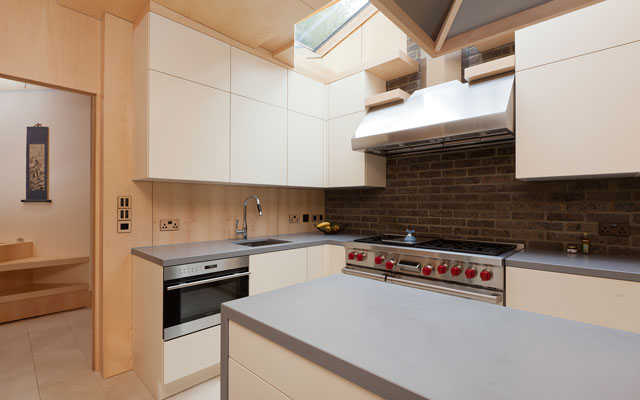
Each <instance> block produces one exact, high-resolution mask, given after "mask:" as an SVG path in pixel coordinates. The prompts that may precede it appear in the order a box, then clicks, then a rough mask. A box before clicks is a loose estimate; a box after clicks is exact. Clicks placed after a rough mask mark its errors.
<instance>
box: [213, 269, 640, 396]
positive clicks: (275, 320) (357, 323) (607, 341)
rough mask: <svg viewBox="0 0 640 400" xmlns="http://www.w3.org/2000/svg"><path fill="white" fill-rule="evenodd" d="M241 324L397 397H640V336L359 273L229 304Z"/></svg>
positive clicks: (225, 309)
mask: <svg viewBox="0 0 640 400" xmlns="http://www.w3.org/2000/svg"><path fill="white" fill-rule="evenodd" d="M229 320H233V321H234V322H236V323H238V324H240V325H242V326H244V327H246V328H248V329H250V330H252V331H254V332H256V333H257V334H259V335H261V336H263V337H265V338H267V339H269V340H271V341H273V342H275V343H277V344H280V345H282V346H284V347H285V348H287V349H289V350H291V351H293V352H294V353H297V354H299V355H300V356H302V357H305V358H307V359H309V360H310V361H312V362H314V363H316V364H318V365H320V366H322V367H324V368H326V369H328V370H330V371H332V372H334V373H337V374H339V375H341V376H343V377H344V378H345V379H347V380H349V381H351V382H353V383H355V384H357V385H359V386H362V387H363V388H365V389H367V390H369V391H371V392H373V393H375V394H377V395H379V396H381V397H383V398H390V399H437V400H454V399H455V400H458V399H460V400H461V399H470V398H473V399H487V400H489V399H490V400H495V399H536V400H538V399H568V398H575V399H594V400H595V399H598V400H601V399H605V398H606V399H631V398H637V397H638V396H639V395H640V379H639V378H640V357H638V354H640V335H638V334H634V333H629V332H624V331H619V330H614V329H609V328H604V327H599V326H595V325H589V324H584V323H579V322H573V321H568V320H564V319H560V318H554V317H549V316H544V315H540V314H535V313H530V312H526V311H520V310H514V309H509V308H505V307H500V306H496V305H492V304H487V303H483V302H477V301H473V300H468V299H463V298H458V297H454V296H448V295H444V294H439V293H432V292H428V291H421V290H418V289H413V288H407V287H402V286H396V285H393V284H389V283H384V282H378V281H373V280H368V279H364V278H358V277H352V276H347V275H333V276H330V277H327V278H324V279H319V280H315V281H311V282H306V283H303V284H299V285H294V286H290V287H287V288H284V289H280V290H276V291H272V292H268V293H263V294H260V295H256V296H251V297H246V298H243V299H239V300H235V301H232V302H228V303H225V304H223V305H222V331H223V333H222V337H223V341H222V354H223V358H222V379H223V382H222V387H223V392H222V393H223V397H222V398H223V399H226V392H225V390H226V387H227V386H226V381H225V379H226V377H227V375H226V374H227V371H226V364H227V359H226V357H227V356H226V355H227V354H228V348H227V346H228V323H229Z"/></svg>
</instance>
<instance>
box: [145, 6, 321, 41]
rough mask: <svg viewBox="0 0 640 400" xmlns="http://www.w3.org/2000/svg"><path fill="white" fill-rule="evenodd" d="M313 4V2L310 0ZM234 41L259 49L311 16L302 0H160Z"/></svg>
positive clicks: (309, 8) (311, 10) (310, 8)
mask: <svg viewBox="0 0 640 400" xmlns="http://www.w3.org/2000/svg"><path fill="white" fill-rule="evenodd" d="M306 1H309V0H306ZM156 2H157V3H159V4H161V5H163V6H165V7H167V8H169V9H171V10H173V11H175V12H177V13H179V14H182V15H184V16H185V17H187V18H190V19H192V20H194V21H196V22H199V23H201V24H203V25H205V26H207V27H209V28H211V29H213V30H215V31H218V32H220V33H222V34H224V35H226V36H228V37H230V38H232V39H235V40H237V41H239V42H241V43H244V44H246V45H247V46H249V47H252V48H256V47H258V46H261V45H262V44H264V43H267V42H269V41H270V40H271V39H273V38H275V37H278V36H279V35H280V34H281V32H283V30H284V31H286V30H291V29H292V28H293V25H294V24H295V23H296V22H298V21H299V20H301V19H302V18H304V17H306V16H307V15H309V14H311V13H312V12H313V11H314V9H313V8H312V7H311V6H309V5H307V4H306V3H305V2H303V1H302V0H261V1H256V0H234V1H228V0H156Z"/></svg>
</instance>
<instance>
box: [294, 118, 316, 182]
mask: <svg viewBox="0 0 640 400" xmlns="http://www.w3.org/2000/svg"><path fill="white" fill-rule="evenodd" d="M288 113H289V118H288V130H289V135H288V136H289V138H288V171H289V174H288V184H289V186H311V187H323V186H324V121H323V120H321V119H318V118H314V117H309V116H307V115H304V114H300V113H297V112H294V111H289V112H288Z"/></svg>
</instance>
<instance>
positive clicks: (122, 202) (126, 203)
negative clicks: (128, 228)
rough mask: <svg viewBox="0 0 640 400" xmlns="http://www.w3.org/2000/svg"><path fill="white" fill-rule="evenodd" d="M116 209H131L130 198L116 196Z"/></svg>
mask: <svg viewBox="0 0 640 400" xmlns="http://www.w3.org/2000/svg"><path fill="white" fill-rule="evenodd" d="M118 208H131V196H118Z"/></svg>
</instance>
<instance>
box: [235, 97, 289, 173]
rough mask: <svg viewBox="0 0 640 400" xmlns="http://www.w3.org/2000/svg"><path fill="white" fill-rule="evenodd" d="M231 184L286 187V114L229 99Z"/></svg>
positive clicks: (250, 102)
mask: <svg viewBox="0 0 640 400" xmlns="http://www.w3.org/2000/svg"><path fill="white" fill-rule="evenodd" d="M231 182H235V183H252V184H263V185H286V184H287V110H285V109H284V108H280V107H276V106H272V105H270V104H266V103H262V102H260V101H256V100H252V99H248V98H246V97H242V96H237V95H235V94H232V95H231Z"/></svg>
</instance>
